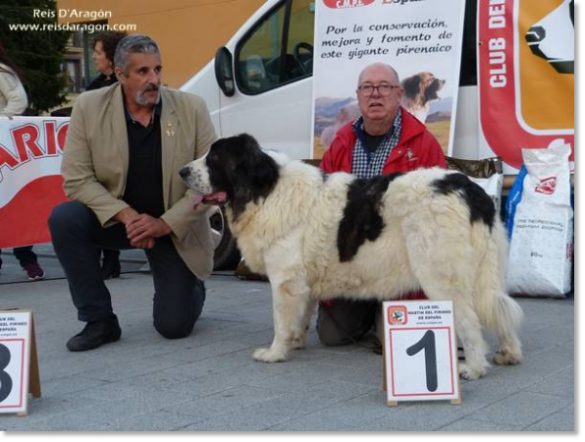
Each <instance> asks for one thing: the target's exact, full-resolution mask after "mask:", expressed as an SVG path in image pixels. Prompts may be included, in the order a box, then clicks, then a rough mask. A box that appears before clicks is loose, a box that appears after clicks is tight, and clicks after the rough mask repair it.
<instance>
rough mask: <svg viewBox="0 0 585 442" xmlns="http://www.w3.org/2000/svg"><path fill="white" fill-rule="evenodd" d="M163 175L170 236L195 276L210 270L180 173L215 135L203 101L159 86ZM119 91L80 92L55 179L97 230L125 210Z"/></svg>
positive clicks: (209, 248)
mask: <svg viewBox="0 0 585 442" xmlns="http://www.w3.org/2000/svg"><path fill="white" fill-rule="evenodd" d="M160 90H161V94H162V102H163V106H162V114H161V117H160V124H161V138H162V169H163V170H162V173H163V195H164V205H165V213H164V215H163V216H162V217H161V218H162V219H163V220H164V221H165V222H166V223H167V224H168V225H169V227H170V228H171V229H172V231H173V233H172V234H171V237H172V239H173V242H174V244H175V246H176V248H177V251H178V252H179V255H180V256H181V257H182V258H183V260H184V261H185V263H186V264H187V266H188V267H189V268H190V269H191V271H193V273H194V274H195V275H197V276H198V277H199V278H201V279H204V278H207V277H208V276H209V275H210V274H211V271H212V269H213V251H214V250H213V243H212V239H211V230H210V227H209V221H208V219H207V216H206V215H205V211H206V210H207V209H208V207H207V206H200V207H199V208H198V209H197V210H193V201H194V194H193V191H191V190H188V189H187V187H186V186H185V184H184V183H183V181H182V180H181V177H180V176H179V170H180V169H181V168H182V167H183V166H185V164H187V163H188V162H189V161H192V160H193V159H195V158H199V157H201V156H203V155H205V153H206V152H207V150H208V149H209V146H210V145H211V143H213V141H214V140H215V130H214V128H213V124H212V123H211V119H210V116H209V111H208V110H207V107H206V105H205V102H204V101H203V100H202V99H201V98H200V97H197V96H194V95H190V94H186V93H183V92H179V91H176V90H172V89H168V88H165V87H161V89H160ZM122 100H123V97H122V88H121V86H120V84H115V85H113V86H111V87H109V88H102V89H98V90H95V91H89V92H85V93H83V94H81V95H80V96H79V97H78V98H77V100H76V102H75V106H74V107H73V113H72V115H71V121H70V124H69V129H68V133H67V140H66V143H65V152H64V155H63V162H62V166H61V173H62V175H63V178H64V180H65V183H64V189H65V193H66V194H67V196H68V197H69V198H71V199H73V200H75V201H79V202H81V203H83V204H85V205H86V206H88V207H89V208H91V209H92V210H93V211H94V212H95V214H96V215H97V217H98V219H99V221H100V223H101V224H102V226H104V227H109V226H111V225H113V224H115V223H116V222H117V221H115V220H114V219H113V217H114V215H116V214H117V213H118V212H120V211H121V210H122V209H125V208H127V207H129V206H128V204H126V203H125V202H124V201H122V196H123V195H124V191H125V190H126V177H127V174H128V161H129V150H128V133H127V129H126V116H125V113H124V104H123V102H122Z"/></svg>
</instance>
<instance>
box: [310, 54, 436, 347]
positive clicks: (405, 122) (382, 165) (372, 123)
mask: <svg viewBox="0 0 585 442" xmlns="http://www.w3.org/2000/svg"><path fill="white" fill-rule="evenodd" d="M356 94H357V100H358V105H359V108H360V112H361V117H359V118H357V119H355V120H354V121H352V122H350V123H348V124H346V125H345V126H343V127H341V128H340V129H339V130H338V131H337V134H336V136H335V138H334V140H333V142H332V143H331V147H330V148H329V149H328V150H327V151H326V152H325V154H324V155H323V159H322V160H321V163H320V168H321V169H322V170H323V171H324V172H326V173H333V172H340V171H342V172H347V173H351V174H353V175H355V176H357V177H358V178H372V177H374V176H378V175H387V174H390V173H395V172H409V171H411V170H416V169H419V168H431V167H442V168H446V167H447V163H446V160H445V156H444V154H443V150H442V149H441V146H440V144H439V143H438V142H437V140H436V139H435V137H433V135H432V134H431V133H430V132H429V131H428V130H427V129H426V127H425V125H424V124H423V123H421V122H419V121H418V120H417V119H416V118H415V117H414V116H412V115H411V114H410V113H408V111H406V110H405V109H404V108H402V107H401V106H400V100H401V98H402V94H403V90H402V87H401V86H400V80H399V78H398V74H397V73H396V71H395V70H394V69H393V68H392V67H391V66H389V65H387V64H384V63H374V64H371V65H369V66H367V67H365V68H364V69H363V70H362V72H361V73H360V75H359V78H358V84H357V90H356ZM405 298H406V299H424V298H425V296H424V294H423V293H413V294H405ZM380 315H381V312H380V308H379V303H378V301H351V300H343V299H336V300H332V301H325V302H321V303H320V304H319V310H318V316H317V334H318V336H319V339H320V340H321V342H322V343H323V344H325V345H343V344H349V343H352V342H355V341H357V340H359V339H360V338H361V337H363V336H364V335H365V334H366V333H368V332H369V331H371V330H372V328H373V326H374V325H375V323H376V317H377V316H380ZM374 350H375V351H376V350H378V351H376V352H379V350H380V348H379V343H378V348H377V347H374Z"/></svg>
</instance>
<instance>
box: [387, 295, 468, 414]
mask: <svg viewBox="0 0 585 442" xmlns="http://www.w3.org/2000/svg"><path fill="white" fill-rule="evenodd" d="M383 310H384V341H385V342H384V361H385V370H384V371H385V373H384V376H385V381H386V382H385V385H386V399H387V402H388V403H389V404H395V403H396V402H399V401H407V400H408V401H429V400H451V401H452V402H453V403H458V401H459V399H460V394H459V375H458V373H457V345H456V337H455V329H454V321H453V303H452V302H451V301H438V302H437V301H392V302H385V303H384V307H383Z"/></svg>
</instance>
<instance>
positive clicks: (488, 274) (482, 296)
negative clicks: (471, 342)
mask: <svg viewBox="0 0 585 442" xmlns="http://www.w3.org/2000/svg"><path fill="white" fill-rule="evenodd" d="M507 256H508V241H507V238H506V233H505V231H504V227H503V225H502V223H501V222H499V220H498V222H496V223H495V224H494V227H493V228H492V230H491V233H490V235H489V239H488V243H487V250H486V254H485V257H484V260H483V263H482V264H480V269H481V271H480V272H479V275H478V278H477V285H476V291H475V293H476V296H475V304H476V309H477V313H478V316H479V319H480V321H481V322H482V324H483V325H484V326H485V327H486V328H488V329H491V330H494V331H495V332H496V333H497V334H498V336H499V338H500V354H501V353H505V354H509V355H510V356H509V359H510V360H509V361H508V362H506V363H519V362H520V360H521V359H522V350H521V344H520V340H519V338H518V331H519V329H520V323H521V322H522V318H523V316H524V314H523V312H522V309H521V307H520V305H518V303H517V302H516V301H515V300H514V299H512V298H511V297H510V296H509V295H508V293H506V280H505V277H506V265H507Z"/></svg>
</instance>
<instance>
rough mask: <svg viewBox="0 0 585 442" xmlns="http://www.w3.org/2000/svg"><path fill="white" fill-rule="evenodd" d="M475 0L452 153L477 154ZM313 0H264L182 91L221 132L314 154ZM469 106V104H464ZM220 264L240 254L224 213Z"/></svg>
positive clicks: (469, 11)
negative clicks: (197, 99)
mask: <svg viewBox="0 0 585 442" xmlns="http://www.w3.org/2000/svg"><path fill="white" fill-rule="evenodd" d="M476 8H477V0H466V11H465V30H464V47H463V56H462V59H463V63H462V68H461V69H462V74H461V81H460V86H462V87H460V90H459V103H458V112H457V120H456V123H455V124H456V127H455V141H454V154H453V156H455V157H458V158H465V159H477V155H478V118H477V78H476V74H475V72H476V55H475V54H476V46H475V45H476V32H475V26H476ZM314 11H315V4H314V0H267V1H266V3H265V4H264V5H263V6H261V7H260V8H259V9H258V11H256V13H255V14H254V15H252V17H250V19H249V20H248V21H247V22H246V23H245V24H244V25H243V26H242V27H241V28H240V29H239V30H238V31H237V32H236V34H235V35H234V36H233V37H232V38H231V39H230V41H229V42H228V43H227V44H226V45H225V46H222V47H220V48H219V49H218V50H217V52H216V55H215V59H214V60H212V61H211V62H210V63H209V64H207V65H206V66H205V67H204V68H203V69H202V70H201V71H200V72H198V73H197V74H196V75H195V76H194V77H193V78H192V79H191V80H189V81H188V82H187V83H185V85H183V86H182V87H181V90H183V91H186V92H191V93H194V94H197V95H199V96H201V97H203V98H204V99H205V101H206V102H207V106H208V107H209V110H210V112H211V115H212V120H213V124H214V125H215V130H216V132H217V134H218V136H220V137H227V136H231V135H237V134H240V133H242V132H247V133H250V134H251V135H253V136H254V137H255V138H256V139H257V140H258V141H259V143H260V145H261V146H262V147H265V148H269V149H275V150H278V151H281V152H283V153H285V154H287V155H288V156H289V157H291V158H294V159H309V158H311V155H312V153H311V136H312V135H311V111H312V74H313V40H314V38H313V37H314V18H315V13H314ZM462 109H464V110H462ZM211 222H212V228H213V229H214V230H215V233H216V240H217V244H218V247H217V248H216V260H215V262H216V269H217V268H222V267H229V266H230V265H233V264H234V263H236V262H237V260H238V253H237V247H236V246H235V244H234V241H233V240H232V238H231V235H230V234H229V231H228V230H227V227H226V226H225V224H224V222H223V215H222V213H221V211H219V210H217V211H216V214H215V215H214V216H212V218H211Z"/></svg>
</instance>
